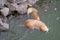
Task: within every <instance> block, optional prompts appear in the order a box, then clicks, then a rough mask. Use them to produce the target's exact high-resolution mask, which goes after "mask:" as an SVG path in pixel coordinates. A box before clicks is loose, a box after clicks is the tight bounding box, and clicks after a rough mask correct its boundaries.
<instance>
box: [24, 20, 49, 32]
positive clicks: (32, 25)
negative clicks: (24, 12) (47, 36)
mask: <svg viewBox="0 0 60 40" xmlns="http://www.w3.org/2000/svg"><path fill="white" fill-rule="evenodd" d="M25 26H26V27H27V28H29V29H38V30H42V31H46V32H48V30H49V29H48V28H47V26H46V25H45V23H44V22H42V21H39V20H34V19H27V20H26V21H25Z"/></svg>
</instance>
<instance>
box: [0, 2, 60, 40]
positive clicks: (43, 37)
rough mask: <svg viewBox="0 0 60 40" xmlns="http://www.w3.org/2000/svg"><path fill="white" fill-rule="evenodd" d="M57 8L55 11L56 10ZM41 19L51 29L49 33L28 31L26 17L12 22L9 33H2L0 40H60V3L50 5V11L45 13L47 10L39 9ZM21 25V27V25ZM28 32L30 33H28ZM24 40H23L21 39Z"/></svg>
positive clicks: (0, 33)
mask: <svg viewBox="0 0 60 40" xmlns="http://www.w3.org/2000/svg"><path fill="white" fill-rule="evenodd" d="M55 7H56V8H57V10H56V11H55V10H54V8H55ZM37 10H38V13H39V16H40V19H41V20H42V21H43V22H45V23H46V25H47V27H48V28H49V29H50V30H49V32H48V33H45V32H41V31H38V30H34V31H33V32H32V33H31V31H32V30H28V29H27V28H26V27H25V26H24V25H23V22H24V20H26V19H27V17H26V16H24V17H22V18H20V19H19V20H17V19H12V20H11V21H10V29H9V31H8V32H0V40H60V1H57V2H56V4H55V5H54V3H50V4H49V9H48V10H47V9H46V10H47V11H44V10H45V8H44V6H43V7H41V8H40V7H39V8H37ZM19 24H20V25H19ZM27 30H28V31H27ZM23 36H25V37H23ZM21 38H22V39H21Z"/></svg>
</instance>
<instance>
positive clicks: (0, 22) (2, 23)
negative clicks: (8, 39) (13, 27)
mask: <svg viewBox="0 0 60 40" xmlns="http://www.w3.org/2000/svg"><path fill="white" fill-rule="evenodd" d="M8 29H9V24H8V22H7V19H6V18H5V19H3V18H0V31H7V30H8Z"/></svg>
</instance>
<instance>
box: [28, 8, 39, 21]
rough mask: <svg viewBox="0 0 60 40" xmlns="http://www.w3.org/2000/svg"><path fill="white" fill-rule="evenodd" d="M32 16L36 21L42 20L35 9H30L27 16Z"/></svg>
mask: <svg viewBox="0 0 60 40" xmlns="http://www.w3.org/2000/svg"><path fill="white" fill-rule="evenodd" d="M30 13H31V14H32V16H33V17H34V19H36V20H40V18H39V16H38V11H37V10H36V9H35V8H29V9H28V11H27V14H30Z"/></svg>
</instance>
